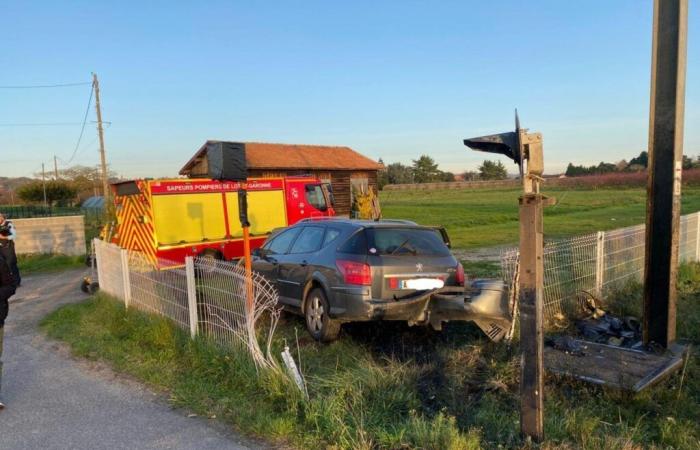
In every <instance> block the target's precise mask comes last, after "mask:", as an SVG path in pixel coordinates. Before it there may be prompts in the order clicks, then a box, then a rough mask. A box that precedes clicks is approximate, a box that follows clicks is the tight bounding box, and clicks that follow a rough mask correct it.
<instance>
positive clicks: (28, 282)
mask: <svg viewBox="0 0 700 450" xmlns="http://www.w3.org/2000/svg"><path fill="white" fill-rule="evenodd" d="M82 275H83V271H82V270H73V271H67V272H61V273H55V274H48V275H36V276H29V277H26V278H25V279H24V280H23V285H22V287H21V288H20V289H19V290H18V293H17V295H16V296H15V297H13V299H12V300H11V301H10V315H9V317H8V321H7V324H6V326H5V349H4V355H3V360H4V362H5V367H4V374H3V380H2V381H3V386H2V395H3V400H4V401H5V403H6V404H7V409H5V410H4V411H2V412H0V448H2V449H3V450H15V449H38V448H40V449H68V448H70V449H247V448H254V446H253V444H251V443H248V442H245V443H244V441H243V440H242V439H240V438H238V437H237V436H235V435H233V434H232V433H230V432H228V431H227V430H225V429H224V428H223V426H222V425H217V424H216V423H214V422H211V421H207V420H206V419H202V418H199V417H193V418H189V417H187V412H185V411H179V410H173V409H171V408H170V407H169V406H168V405H167V404H166V403H165V402H164V400H163V399H162V398H161V396H159V395H156V394H155V393H154V392H151V391H150V390H148V389H146V388H144V387H143V386H142V385H140V384H138V383H135V382H132V381H129V380H126V379H125V378H123V377H120V376H118V375H116V374H114V373H113V372H112V371H111V370H109V369H108V368H106V367H105V366H103V365H101V364H96V363H89V362H84V361H81V360H76V359H74V358H72V357H71V356H70V354H69V353H68V351H67V350H66V348H65V347H64V346H63V345H62V344H59V343H57V342H53V341H50V340H47V339H46V338H44V337H43V335H42V334H41V332H40V331H39V330H38V329H37V326H38V323H39V321H40V320H41V318H43V317H44V316H45V315H46V314H48V313H49V312H51V311H53V310H54V309H55V308H57V307H59V306H60V305H64V304H67V303H72V302H76V301H80V300H84V299H85V298H86V297H85V295H84V294H83V293H82V292H80V289H79V283H80V280H81V278H82Z"/></svg>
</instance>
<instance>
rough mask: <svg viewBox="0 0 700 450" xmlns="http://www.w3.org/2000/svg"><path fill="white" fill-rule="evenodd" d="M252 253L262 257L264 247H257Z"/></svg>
mask: <svg viewBox="0 0 700 450" xmlns="http://www.w3.org/2000/svg"><path fill="white" fill-rule="evenodd" d="M250 254H251V255H252V256H255V257H256V258H262V256H263V250H262V247H258V248H256V249H253V251H252V252H251V253H250Z"/></svg>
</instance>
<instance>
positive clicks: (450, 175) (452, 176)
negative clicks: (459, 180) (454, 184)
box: [438, 171, 455, 181]
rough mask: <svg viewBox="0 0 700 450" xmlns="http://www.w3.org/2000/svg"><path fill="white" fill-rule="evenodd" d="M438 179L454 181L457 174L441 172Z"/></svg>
mask: <svg viewBox="0 0 700 450" xmlns="http://www.w3.org/2000/svg"><path fill="white" fill-rule="evenodd" d="M438 179H439V180H440V181H454V180H455V174H453V173H452V172H442V171H440V172H439V173H438Z"/></svg>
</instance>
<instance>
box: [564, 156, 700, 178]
mask: <svg viewBox="0 0 700 450" xmlns="http://www.w3.org/2000/svg"><path fill="white" fill-rule="evenodd" d="M648 164H649V154H648V153H647V152H641V153H640V154H639V156H636V157H634V158H632V159H630V160H629V162H627V161H625V160H624V159H623V160H622V161H619V162H617V163H606V162H603V161H601V162H600V163H599V164H598V165H597V166H575V165H574V164H572V163H569V165H568V166H567V167H566V172H565V174H566V176H567V177H578V176H584V175H604V174H606V173H614V172H641V171H644V170H646V168H647V165H648ZM699 167H700V156H698V157H695V158H691V157H689V156H686V155H683V170H689V169H696V168H699Z"/></svg>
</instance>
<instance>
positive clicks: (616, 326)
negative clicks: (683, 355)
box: [546, 296, 643, 356]
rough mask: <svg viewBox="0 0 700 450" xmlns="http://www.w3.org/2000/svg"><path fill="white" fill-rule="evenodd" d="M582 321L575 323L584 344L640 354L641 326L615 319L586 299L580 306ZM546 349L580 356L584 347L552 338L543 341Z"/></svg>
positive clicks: (566, 338) (629, 318)
mask: <svg viewBox="0 0 700 450" xmlns="http://www.w3.org/2000/svg"><path fill="white" fill-rule="evenodd" d="M584 308H585V312H586V317H584V318H582V319H579V320H577V321H576V322H575V324H576V329H577V330H578V332H579V334H580V336H582V337H583V338H584V339H585V340H586V341H589V342H594V343H597V344H605V345H612V346H614V347H623V348H630V349H637V350H641V349H642V348H643V343H642V326H641V323H640V321H639V319H637V318H636V317H632V316H625V317H618V316H616V315H614V314H611V313H609V312H607V311H605V310H604V309H603V308H601V307H600V306H599V305H598V303H597V302H596V300H595V299H594V298H593V297H592V296H590V297H589V298H587V299H586V302H585V304H584ZM546 343H547V345H548V346H550V347H552V348H554V349H556V350H559V351H562V352H564V353H567V354H570V355H573V356H584V355H585V354H586V352H585V350H586V345H585V343H583V341H581V340H579V339H577V338H576V337H573V336H568V335H563V334H562V335H556V336H552V337H550V338H548V339H547V342H546Z"/></svg>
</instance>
